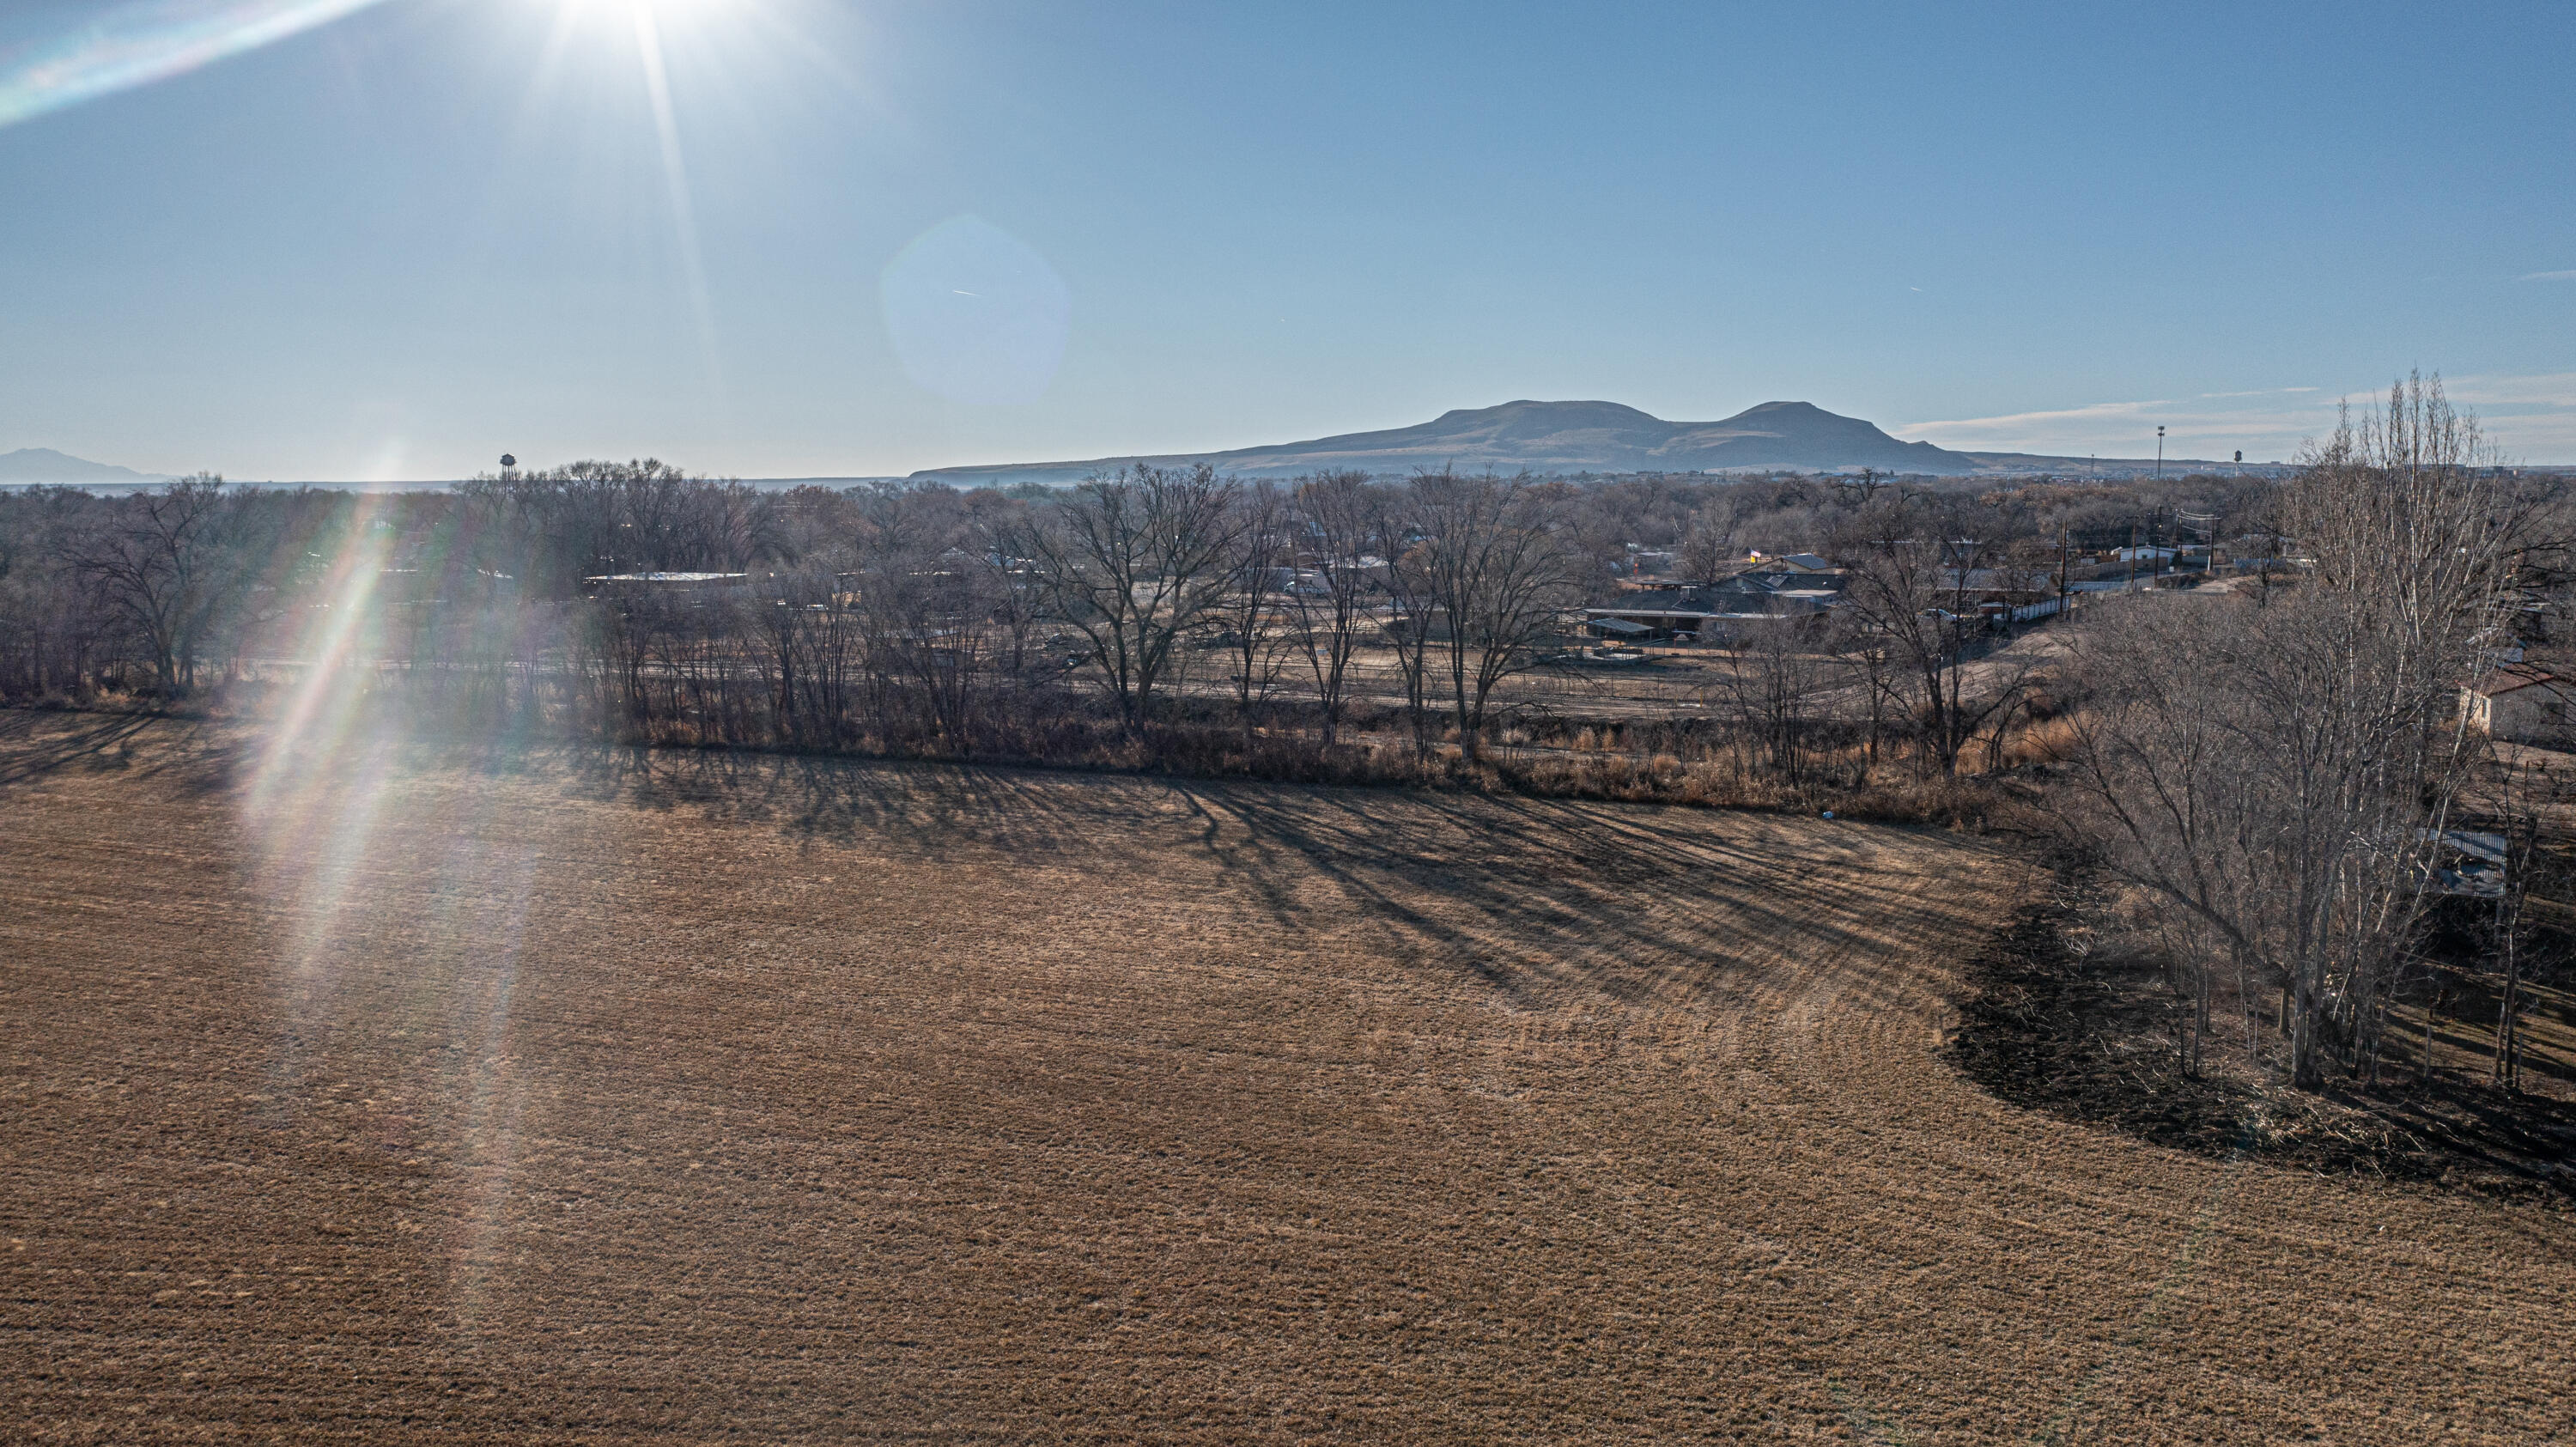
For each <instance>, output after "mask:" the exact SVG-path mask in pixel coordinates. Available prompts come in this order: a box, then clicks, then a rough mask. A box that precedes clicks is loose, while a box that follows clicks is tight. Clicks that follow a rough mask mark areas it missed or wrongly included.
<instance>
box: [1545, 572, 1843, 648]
mask: <svg viewBox="0 0 2576 1447" xmlns="http://www.w3.org/2000/svg"><path fill="white" fill-rule="evenodd" d="M1828 606H1829V601H1828V597H1827V596H1826V595H1824V594H1822V593H1821V592H1820V591H1817V590H1791V589H1784V588H1778V587H1774V586H1773V585H1772V584H1771V583H1770V582H1768V581H1767V580H1765V579H1763V578H1761V577H1758V576H1755V575H1752V574H1738V575H1736V576H1735V577H1732V578H1728V579H1726V580H1725V581H1724V582H1720V583H1710V584H1704V585H1701V586H1697V587H1689V588H1648V589H1639V590H1638V591H1635V592H1631V593H1626V594H1622V595H1621V596H1620V597H1619V598H1617V599H1616V600H1614V601H1612V602H1610V603H1608V604H1605V605H1603V606H1601V607H1597V608H1586V609H1584V610H1583V621H1584V626H1585V627H1586V628H1587V629H1589V630H1590V631H1591V632H1592V633H1593V634H1594V635H1595V636H1599V637H1617V638H1624V639H1633V640H1637V641H1644V640H1646V639H1649V638H1674V637H1684V636H1687V637H1690V638H1693V639H1696V640H1698V641H1701V642H1709V643H1715V642H1721V641H1731V640H1733V639H1736V638H1740V637H1742V636H1744V635H1745V634H1746V633H1747V632H1749V631H1752V630H1755V629H1760V628H1770V627H1783V626H1799V625H1802V624H1806V623H1812V622H1813V621H1814V620H1816V619H1818V618H1820V617H1822V616H1823V614H1824V612H1825V609H1826V608H1827V607H1828ZM1605 623H1618V624H1622V625H1626V626H1621V627H1616V628H1610V627H1604V626H1602V625H1604V624H1605ZM1632 628H1633V629H1635V630H1638V631H1633V632H1632V631H1631V629H1632Z"/></svg>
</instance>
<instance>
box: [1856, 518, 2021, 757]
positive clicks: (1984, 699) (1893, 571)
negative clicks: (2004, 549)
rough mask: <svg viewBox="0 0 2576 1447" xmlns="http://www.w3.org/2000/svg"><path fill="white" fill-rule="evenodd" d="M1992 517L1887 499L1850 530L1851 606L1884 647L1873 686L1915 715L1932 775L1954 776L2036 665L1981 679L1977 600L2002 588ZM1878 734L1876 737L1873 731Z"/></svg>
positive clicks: (2017, 663)
mask: <svg viewBox="0 0 2576 1447" xmlns="http://www.w3.org/2000/svg"><path fill="white" fill-rule="evenodd" d="M1990 521H1991V520H1990V519H1987V518H1983V517H1980V516H1978V515H1977V514H1976V513H1975V512H1974V511H1972V510H1967V509H1962V508H1959V507H1956V506H1952V505H1945V503H1944V502H1943V501H1942V500H1940V499H1936V498H1931V497H1925V496H1911V497H1906V496H1900V497H1896V498H1879V499H1877V500H1876V501H1875V502H1873V503H1870V504H1869V505H1867V506H1865V507H1864V508H1862V510H1861V511H1859V512H1858V513H1856V514H1855V515H1854V516H1853V517H1852V518H1851V519H1850V520H1849V521H1848V522H1847V523H1846V524H1845V526H1844V527H1843V528H1842V530H1841V532H1840V535H1839V537H1838V539H1837V542H1836V547H1837V550H1838V551H1839V552H1840V553H1841V554H1842V556H1843V558H1844V561H1845V564H1846V566H1845V573H1844V591H1843V599H1844V606H1845V607H1846V608H1847V609H1848V610H1849V612H1850V614H1851V616H1852V617H1853V618H1854V619H1855V620H1857V621H1858V622H1859V623H1860V624H1861V625H1862V626H1863V627H1865V628H1866V629H1867V630H1868V632H1869V634H1870V635H1871V639H1872V641H1873V642H1874V643H1875V644H1876V645H1877V648H1876V655H1877V656H1876V658H1875V659H1874V660H1873V661H1874V663H1875V664H1876V665H1877V666H1876V667H1875V668H1874V670H1873V682H1874V684H1875V686H1877V687H1880V688H1883V689H1885V690H1886V691H1887V693H1888V695H1889V697H1890V700H1891V701H1892V702H1896V703H1898V704H1900V705H1901V706H1902V708H1903V709H1904V711H1905V712H1907V713H1909V714H1911V715H1912V716H1913V718H1914V720H1915V723H1916V726H1917V728H1918V729H1919V731H1920V737H1921V740H1922V742H1923V745H1924V750H1923V754H1922V756H1921V757H1922V759H1923V761H1924V764H1925V766H1926V767H1927V769H1930V770H1933V771H1937V772H1939V773H1942V774H1945V775H1946V774H1955V773H1957V772H1958V769H1959V758H1960V755H1961V754H1962V753H1964V752H1965V751H1966V750H1967V747H1968V744H1969V742H1970V741H1971V740H1973V739H1975V738H1976V737H1977V735H1978V733H1979V732H1980V731H1981V730H1983V729H1985V728H1986V727H1988V726H1989V725H1990V724H1994V723H1997V722H1999V721H2000V718H2001V716H2002V715H2003V714H2005V713H2006V712H2007V711H2008V710H2010V709H2011V708H2013V707H2014V706H2016V704H2017V702H2018V700H2019V699H2020V696H2021V693H2022V690H2023V688H2024V686H2025V685H2026V684H2027V682H2028V678H2029V673H2030V669H2031V667H2032V665H2031V663H2030V662H2029V661H2028V660H2026V659H2012V660H2009V661H2005V662H2001V663H1998V664H1995V665H1992V666H1989V667H1988V668H1986V669H1984V670H1982V671H1979V670H1972V669H1970V668H1969V667H1968V665H1969V663H1970V661H1971V660H1972V659H1973V658H1975V657H1976V656H1977V654H1978V653H1979V652H1981V651H1982V650H1981V647H1980V645H1981V644H1982V642H1983V637H1984V633H1985V626H1984V621H1983V619H1981V618H1980V617H1979V616H1978V613H1977V600H1978V598H1979V597H1980V596H1981V595H1982V593H1983V592H1985V591H1986V590H1987V588H1988V587H1989V586H1991V585H1992V584H1994V583H1995V582H1997V581H1998V575H1997V573H1996V571H1995V565H1996V563H1998V562H1999V561H2000V560H2001V550H2000V549H1999V548H1998V547H1997V546H1996V544H1995V543H1994V542H1993V541H1992V540H1991V539H1990V538H1986V537H1981V536H1978V534H1980V533H1984V532H1986V531H1988V528H1987V524H1988V523H1989V522H1990ZM1873 733H1875V730H1873Z"/></svg>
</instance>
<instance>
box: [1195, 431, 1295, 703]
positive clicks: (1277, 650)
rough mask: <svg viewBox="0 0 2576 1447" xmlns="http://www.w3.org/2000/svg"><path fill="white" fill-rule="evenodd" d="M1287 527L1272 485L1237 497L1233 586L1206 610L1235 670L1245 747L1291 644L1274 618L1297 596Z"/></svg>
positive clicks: (1230, 561) (1229, 567)
mask: <svg viewBox="0 0 2576 1447" xmlns="http://www.w3.org/2000/svg"><path fill="white" fill-rule="evenodd" d="M1291 524H1292V519H1291V516H1290V513H1289V508H1288V499H1287V498H1286V497H1285V496H1284V495H1282V494H1281V493H1280V491H1279V489H1278V488H1277V487H1276V486H1275V485H1273V484H1271V483H1268V482H1261V483H1256V484H1254V485H1253V486H1252V487H1250V488H1248V489H1246V490H1244V491H1243V492H1242V493H1241V494H1240V496H1239V498H1238V504H1237V509H1236V514H1235V518H1234V521H1233V525H1232V529H1231V531H1232V533H1233V538H1232V541H1231V543H1230V545H1229V546H1228V547H1227V549H1226V554H1225V568H1226V571H1227V573H1228V574H1230V575H1231V583H1230V586H1229V587H1227V588H1226V590H1225V591H1224V592H1222V593H1220V594H1219V595H1218V596H1217V599H1216V601H1215V602H1214V603H1212V604H1211V605H1210V606H1209V609H1208V621H1209V623H1210V624H1211V626H1213V627H1214V628H1215V629H1216V630H1217V634H1218V638H1219V641H1220V644H1221V646H1222V647H1223V648H1224V649H1225V653H1226V657H1227V659H1228V661H1229V662H1230V663H1231V664H1232V666H1233V670H1234V673H1233V682H1234V706H1235V715H1236V717H1237V718H1238V719H1239V720H1240V721H1241V723H1242V725H1243V737H1244V742H1245V744H1246V745H1247V746H1248V745H1249V744H1250V743H1251V741H1252V728H1253V722H1254V718H1255V715H1256V714H1258V713H1259V711H1260V710H1261V709H1262V707H1263V706H1264V705H1266V704H1268V703H1269V701H1270V695H1271V692H1272V691H1273V690H1274V689H1276V688H1277V687H1278V685H1279V676H1280V674H1282V673H1283V672H1285V671H1286V670H1287V667H1288V660H1289V656H1290V652H1289V650H1290V647H1291V642H1290V640H1289V639H1288V638H1287V637H1285V636H1283V635H1282V633H1281V632H1280V630H1279V629H1277V628H1276V627H1274V626H1273V624H1272V619H1273V615H1274V614H1275V613H1277V612H1278V611H1279V603H1280V600H1281V599H1283V598H1285V597H1288V596H1290V595H1291V594H1293V593H1294V591H1295V583H1296V574H1297V567H1296V562H1297V549H1296V541H1295V538H1294V536H1293V535H1292V527H1291ZM1283 574H1285V575H1286V576H1285V577H1283V576H1282V575H1283Z"/></svg>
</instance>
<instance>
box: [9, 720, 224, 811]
mask: <svg viewBox="0 0 2576 1447" xmlns="http://www.w3.org/2000/svg"><path fill="white" fill-rule="evenodd" d="M240 754H241V743H240V740H239V738H238V737H237V736H236V734H235V733H234V732H233V731H230V730H222V729H218V728H215V727H213V726H211V725H208V724H206V723H204V722H202V721H199V720H194V719H185V718H170V717H166V716H163V715H160V714H149V713H62V712H56V711H52V710H36V709H0V788H6V787H8V786H9V785H12V784H20V783H27V782H30V781H32V780H35V779H40V778H44V777H46V776H47V775H51V774H59V773H66V772H70V771H73V770H82V771H86V772H91V773H113V772H124V771H129V770H130V771H132V772H133V773H134V774H135V775H136V776H137V777H147V778H148V777H153V776H159V775H171V776H175V777H176V778H177V779H178V780H179V781H180V782H181V783H182V784H183V785H185V786H187V787H188V788H190V789H192V790H197V791H209V790H214V789H219V788H221V787H223V786H224V784H225V783H226V782H227V781H228V780H229V779H230V778H231V777H232V770H233V766H234V765H235V763H236V762H237V760H238V758H239V756H240Z"/></svg>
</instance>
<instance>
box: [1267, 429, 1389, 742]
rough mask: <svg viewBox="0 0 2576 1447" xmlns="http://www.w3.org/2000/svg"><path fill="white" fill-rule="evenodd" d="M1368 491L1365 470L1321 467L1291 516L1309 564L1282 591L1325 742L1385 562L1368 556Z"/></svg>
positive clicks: (1330, 738) (1343, 702) (1372, 536)
mask: <svg viewBox="0 0 2576 1447" xmlns="http://www.w3.org/2000/svg"><path fill="white" fill-rule="evenodd" d="M1374 501H1375V500H1374V498H1373V497H1372V495H1371V489H1370V487H1369V478H1368V474H1367V473H1365V472H1326V473H1321V474H1318V475H1317V476H1314V477H1311V478H1308V479H1306V480H1305V481H1304V482H1303V483H1301V484H1300V485H1299V486H1298V488H1297V492H1296V495H1295V498H1294V503H1295V511H1294V519H1295V521H1296V523H1297V524H1298V525H1299V526H1300V528H1301V529H1302V531H1303V534H1304V540H1305V543H1306V547H1307V549H1308V551H1309V552H1310V553H1311V555H1312V558H1313V561H1314V564H1315V566H1314V567H1313V568H1312V569H1310V570H1308V575H1307V576H1305V577H1301V578H1300V579H1299V581H1298V585H1297V586H1295V587H1292V588H1290V589H1289V591H1288V609H1289V613H1290V616H1291V617H1292V619H1293V620H1294V622H1295V628H1296V632H1295V638H1296V644H1297V648H1298V651H1299V652H1301V653H1302V654H1304V655H1305V659H1306V667H1307V670H1308V672H1309V673H1311V674H1312V675H1313V677H1314V680H1315V696H1316V700H1317V702H1318V703H1319V704H1320V705H1321V709H1322V712H1323V716H1324V740H1323V742H1324V747H1326V748H1331V747H1332V746H1333V743H1334V742H1335V736H1336V735H1337V734H1338V733H1339V731H1340V729H1341V723H1342V714H1343V712H1344V710H1345V708H1346V707H1347V706H1348V702H1349V685H1350V674H1351V658H1352V655H1353V654H1354V653H1355V652H1357V650H1358V648H1359V641H1360V629H1361V626H1362V624H1363V622H1364V620H1365V618H1366V614H1367V607H1368V599H1369V598H1370V597H1371V596H1372V595H1373V594H1374V593H1376V592H1377V591H1380V584H1379V583H1378V581H1377V577H1378V575H1382V574H1383V573H1384V571H1385V570H1386V568H1387V567H1388V564H1387V562H1386V560H1385V559H1383V558H1377V557H1373V556H1371V554H1370V552H1369V549H1370V548H1371V547H1373V546H1378V545H1379V540H1378V538H1377V536H1376V533H1375V531H1374V530H1373V529H1372V528H1371V526H1370V517H1371V513H1372V509H1373V505H1374Z"/></svg>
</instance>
